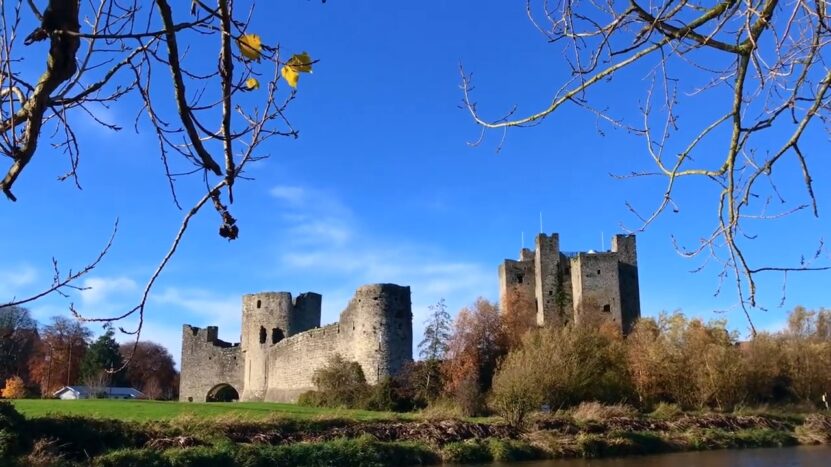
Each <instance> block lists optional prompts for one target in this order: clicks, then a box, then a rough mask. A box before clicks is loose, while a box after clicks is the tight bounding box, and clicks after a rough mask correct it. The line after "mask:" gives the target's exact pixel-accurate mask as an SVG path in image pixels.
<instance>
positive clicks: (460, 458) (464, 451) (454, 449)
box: [441, 439, 493, 464]
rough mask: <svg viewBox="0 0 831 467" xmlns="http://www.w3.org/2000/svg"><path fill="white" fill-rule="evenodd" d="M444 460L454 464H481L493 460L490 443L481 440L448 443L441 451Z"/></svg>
mask: <svg viewBox="0 0 831 467" xmlns="http://www.w3.org/2000/svg"><path fill="white" fill-rule="evenodd" d="M441 457H442V459H443V460H444V462H447V463H453V464H480V463H484V462H491V461H493V456H492V455H491V451H490V449H489V448H488V445H487V444H485V443H484V442H482V441H479V440H475V439H472V440H468V441H458V442H454V443H447V444H446V445H445V446H444V448H443V449H442V452H441Z"/></svg>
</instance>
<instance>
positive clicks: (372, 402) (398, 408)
mask: <svg viewBox="0 0 831 467" xmlns="http://www.w3.org/2000/svg"><path fill="white" fill-rule="evenodd" d="M362 408H365V409H367V410H380V411H383V412H409V411H411V410H413V408H414V402H413V399H412V398H411V397H410V396H409V395H408V394H406V393H405V390H404V388H403V387H402V385H401V384H400V383H399V382H398V380H397V379H395V378H384V379H382V380H381V382H379V383H378V384H376V385H375V386H371V387H370V390H369V393H368V395H367V398H366V400H365V401H364V404H363V407H362Z"/></svg>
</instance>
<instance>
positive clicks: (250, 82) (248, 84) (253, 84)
mask: <svg viewBox="0 0 831 467" xmlns="http://www.w3.org/2000/svg"><path fill="white" fill-rule="evenodd" d="M245 88H246V89H247V90H249V91H253V90H255V89H260V82H259V81H257V78H253V77H252V78H248V79H247V80H245Z"/></svg>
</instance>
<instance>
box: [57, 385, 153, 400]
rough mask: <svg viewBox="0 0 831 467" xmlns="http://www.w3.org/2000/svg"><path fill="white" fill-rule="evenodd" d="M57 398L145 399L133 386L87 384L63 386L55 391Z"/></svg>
mask: <svg viewBox="0 0 831 467" xmlns="http://www.w3.org/2000/svg"><path fill="white" fill-rule="evenodd" d="M52 395H53V396H55V397H57V398H58V399H64V400H71V399H94V398H98V399H146V398H147V396H145V395H144V394H143V393H142V392H141V391H139V390H137V389H133V388H109V387H105V388H90V387H88V386H64V387H62V388H60V389H58V390H57V391H55V393H54V394H52Z"/></svg>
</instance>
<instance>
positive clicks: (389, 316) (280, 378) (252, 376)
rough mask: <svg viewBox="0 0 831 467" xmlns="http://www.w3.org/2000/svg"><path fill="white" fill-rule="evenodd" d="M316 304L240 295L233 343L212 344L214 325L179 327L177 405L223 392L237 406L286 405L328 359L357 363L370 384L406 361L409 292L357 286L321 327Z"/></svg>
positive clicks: (316, 298)
mask: <svg viewBox="0 0 831 467" xmlns="http://www.w3.org/2000/svg"><path fill="white" fill-rule="evenodd" d="M321 301H322V298H321V296H320V295H319V294H315V293H305V294H301V295H300V296H298V297H297V298H296V299H295V300H292V296H291V294H290V293H288V292H268V293H259V294H251V295H245V296H243V298H242V302H243V305H242V336H241V338H240V344H229V343H227V342H223V341H221V340H219V339H218V338H217V337H216V336H217V328H216V327H208V328H207V329H204V330H203V329H199V328H194V327H191V326H189V325H185V326H184V328H183V331H182V373H181V384H180V391H179V392H180V396H179V398H180V400H182V401H188V400H193V401H205V400H206V399H208V397H209V396H210V395H211V394H213V393H214V392H215V391H216V390H217V388H221V387H227V386H231V387H233V388H234V389H236V391H237V392H238V393H239V395H240V399H241V400H248V401H261V400H266V401H278V402H290V401H294V400H296V399H297V396H298V395H300V394H301V393H302V392H304V391H308V390H310V389H314V388H313V385H312V375H313V374H314V371H315V370H317V369H318V368H320V367H321V366H323V365H324V363H325V362H326V359H327V358H328V357H329V356H331V355H333V354H334V353H340V354H341V355H343V356H344V358H346V359H347V360H354V361H357V362H358V363H359V364H360V365H361V367H362V368H363V370H364V374H365V375H366V378H367V382H369V383H370V384H374V383H376V382H378V381H379V380H381V379H382V378H384V377H386V376H391V375H394V374H396V373H397V372H398V371H399V370H400V369H401V368H402V367H403V366H404V364H405V363H407V362H409V361H411V360H412V341H413V331H412V306H411V303H410V288H409V287H402V286H398V285H395V284H372V285H365V286H363V287H360V288H359V289H358V290H357V291H356V292H355V296H354V297H353V298H352V300H351V301H350V302H349V305H348V306H347V308H346V310H344V311H343V312H342V313H341V315H340V319H339V320H338V322H337V323H333V324H329V325H327V326H323V327H320V307H321Z"/></svg>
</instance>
